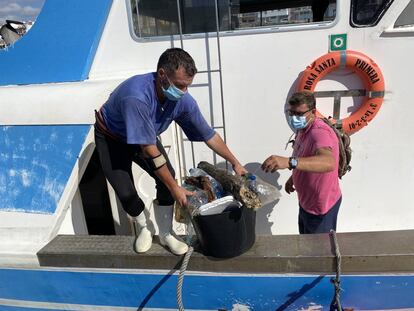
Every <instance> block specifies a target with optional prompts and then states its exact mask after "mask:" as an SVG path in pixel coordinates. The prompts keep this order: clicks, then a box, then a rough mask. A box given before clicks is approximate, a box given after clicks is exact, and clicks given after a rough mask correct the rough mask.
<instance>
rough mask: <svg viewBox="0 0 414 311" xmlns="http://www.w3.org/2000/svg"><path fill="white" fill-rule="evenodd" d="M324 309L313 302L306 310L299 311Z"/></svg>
mask: <svg viewBox="0 0 414 311" xmlns="http://www.w3.org/2000/svg"><path fill="white" fill-rule="evenodd" d="M322 308H323V307H322V306H321V305H317V304H316V303H314V302H311V303H310V304H309V305H308V307H307V308H306V309H304V308H301V309H299V310H300V311H320V310H322Z"/></svg>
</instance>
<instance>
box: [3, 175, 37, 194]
mask: <svg viewBox="0 0 414 311" xmlns="http://www.w3.org/2000/svg"><path fill="white" fill-rule="evenodd" d="M8 173H9V177H11V178H17V177H20V179H21V183H22V185H23V186H24V187H29V186H30V185H31V184H32V183H31V181H30V172H29V171H28V170H26V169H22V170H20V171H16V170H15V169H9V172H8ZM12 184H14V182H13V183H12ZM14 195H15V196H16V195H17V194H16V193H14Z"/></svg>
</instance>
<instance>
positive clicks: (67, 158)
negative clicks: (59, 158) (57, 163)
mask: <svg viewBox="0 0 414 311" xmlns="http://www.w3.org/2000/svg"><path fill="white" fill-rule="evenodd" d="M64 154H65V159H66V160H71V159H72V157H73V153H72V151H71V150H66V151H65V152H64Z"/></svg>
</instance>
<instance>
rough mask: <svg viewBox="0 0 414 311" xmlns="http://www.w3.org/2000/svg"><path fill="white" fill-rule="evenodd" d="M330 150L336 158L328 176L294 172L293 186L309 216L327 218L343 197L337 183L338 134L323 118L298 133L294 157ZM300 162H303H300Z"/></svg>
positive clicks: (308, 155)
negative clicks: (333, 167) (320, 150)
mask: <svg viewBox="0 0 414 311" xmlns="http://www.w3.org/2000/svg"><path fill="white" fill-rule="evenodd" d="M323 147H329V148H331V150H332V153H333V156H334V158H335V163H336V165H335V169H334V170H333V171H332V172H328V173H310V172H304V171H299V170H296V169H295V170H293V174H292V176H293V184H294V186H295V188H296V191H297V193H298V197H299V203H300V206H301V207H302V208H303V209H304V210H305V211H307V212H308V213H310V214H314V215H324V214H326V213H327V212H328V211H329V210H330V209H331V208H332V207H333V205H334V204H335V203H336V202H337V201H338V200H339V198H340V197H341V189H340V188H339V181H338V165H339V145H338V138H337V137H336V134H335V132H334V131H333V130H332V129H331V128H330V127H329V125H327V124H325V123H324V122H323V121H322V120H321V119H318V118H316V119H315V121H314V122H313V123H312V124H311V125H309V126H308V127H307V128H305V129H304V130H301V131H299V133H298V135H297V137H296V141H295V144H294V146H293V156H295V157H298V158H301V157H310V156H314V155H316V150H317V149H319V148H323ZM299 161H300V160H299Z"/></svg>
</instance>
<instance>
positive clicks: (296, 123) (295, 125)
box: [288, 116, 308, 132]
mask: <svg viewBox="0 0 414 311" xmlns="http://www.w3.org/2000/svg"><path fill="white" fill-rule="evenodd" d="M288 123H289V126H290V128H291V129H292V130H293V131H295V132H297V131H299V130H302V129H304V128H305V127H306V126H307V125H308V122H307V121H306V116H288Z"/></svg>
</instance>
